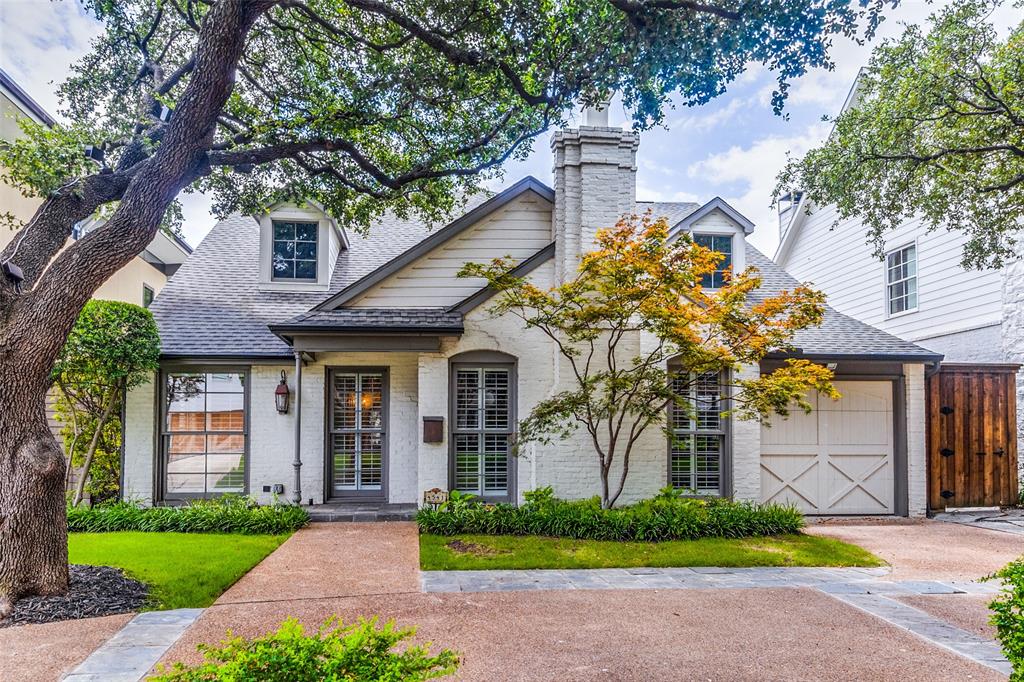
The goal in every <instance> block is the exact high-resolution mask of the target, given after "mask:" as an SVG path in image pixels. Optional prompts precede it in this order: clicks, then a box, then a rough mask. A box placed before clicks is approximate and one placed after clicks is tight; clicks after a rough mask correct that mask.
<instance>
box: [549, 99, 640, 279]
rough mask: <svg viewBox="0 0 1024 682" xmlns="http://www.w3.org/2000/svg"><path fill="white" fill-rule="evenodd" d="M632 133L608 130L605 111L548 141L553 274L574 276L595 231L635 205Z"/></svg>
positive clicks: (591, 112)
mask: <svg viewBox="0 0 1024 682" xmlns="http://www.w3.org/2000/svg"><path fill="white" fill-rule="evenodd" d="M639 144H640V140H639V137H638V136H637V135H636V133H633V132H630V131H625V130H622V129H621V128H612V127H609V126H608V111H607V106H605V107H591V108H589V109H587V110H586V111H585V112H584V117H583V125H582V126H580V127H579V128H578V129H570V130H560V131H558V132H556V133H555V134H554V136H553V137H552V138H551V150H552V152H553V153H554V157H555V167H554V175H555V210H554V217H553V221H554V225H553V229H552V231H553V233H554V236H555V273H556V276H557V277H558V281H564V280H565V278H566V277H570V278H571V277H572V275H573V273H575V272H576V268H577V267H578V266H579V262H580V255H581V254H583V253H585V252H586V251H588V250H590V248H591V247H592V245H593V243H594V236H595V234H596V233H597V231H598V230H599V229H601V228H604V227H612V226H613V225H615V223H617V222H618V221H619V218H621V217H622V216H623V215H626V214H629V213H632V212H633V211H634V207H635V204H636V150H637V147H638V146H639Z"/></svg>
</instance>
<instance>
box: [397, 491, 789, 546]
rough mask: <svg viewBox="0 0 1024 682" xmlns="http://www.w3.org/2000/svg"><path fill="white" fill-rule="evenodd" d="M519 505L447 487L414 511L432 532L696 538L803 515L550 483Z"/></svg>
mask: <svg viewBox="0 0 1024 682" xmlns="http://www.w3.org/2000/svg"><path fill="white" fill-rule="evenodd" d="M525 497H526V498H527V501H526V503H525V504H524V505H522V506H520V507H516V506H513V505H508V504H498V505H488V504H482V503H480V502H479V501H478V500H476V499H475V498H473V497H472V496H468V495H462V494H458V493H452V499H451V500H449V502H448V503H447V504H445V505H443V506H442V507H441V508H439V509H436V510H434V509H422V510H420V512H419V513H418V514H417V515H416V521H417V523H419V527H420V532H422V533H429V534H433V535H459V534H463V533H467V534H483V535H544V536H549V537H564V538H575V539H580V540H583V539H585V540H626V541H636V542H655V541H659V540H695V539H697V538H712V537H721V538H742V537H755V536H766V535H782V534H787V533H796V532H798V531H799V530H800V529H801V528H803V525H804V518H803V515H802V514H801V513H800V512H799V511H797V510H796V509H795V508H793V507H788V506H780V505H777V504H754V503H751V502H733V501H732V500H724V499H718V498H707V499H704V498H687V497H683V496H681V495H680V494H679V493H678V492H676V491H673V490H671V489H666V490H663V491H662V492H661V493H660V494H659V495H658V496H657V497H655V498H653V499H651V500H645V501H643V502H640V503H638V504H635V505H632V506H628V507H619V508H615V509H602V508H601V504H600V500H599V499H598V498H596V497H595V498H592V499H589V500H577V501H571V502H570V501H565V500H559V499H557V498H555V497H554V496H553V495H552V492H551V488H542V489H541V490H536V491H532V492H528V493H526V495H525Z"/></svg>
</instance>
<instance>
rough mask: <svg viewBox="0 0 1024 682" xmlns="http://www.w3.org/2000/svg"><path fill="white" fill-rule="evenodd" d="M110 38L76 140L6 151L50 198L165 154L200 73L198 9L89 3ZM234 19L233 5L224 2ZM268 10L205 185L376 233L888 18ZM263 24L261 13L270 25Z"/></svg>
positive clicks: (176, 0) (687, 10)
mask: <svg viewBox="0 0 1024 682" xmlns="http://www.w3.org/2000/svg"><path fill="white" fill-rule="evenodd" d="M85 4H86V5H87V6H88V7H89V8H90V9H91V10H92V11H93V12H94V13H95V15H96V16H97V17H98V18H99V19H100V20H102V21H103V22H104V23H105V25H106V30H105V33H104V34H103V35H102V36H101V37H100V38H99V39H98V40H97V41H96V42H95V44H94V46H93V49H92V50H91V52H90V53H89V54H88V55H87V56H86V57H85V58H83V59H82V60H81V61H80V62H79V63H77V64H75V65H74V66H73V67H72V70H71V74H70V75H69V78H68V80H67V81H66V82H65V83H64V84H63V85H62V86H61V88H60V95H61V97H62V99H63V101H64V102H65V103H66V105H65V108H64V110H63V113H65V114H66V115H67V117H68V118H69V119H70V120H71V121H73V124H72V125H70V126H68V127H58V128H57V129H55V130H53V131H48V132H46V133H43V132H35V133H33V134H30V135H29V136H28V137H27V138H26V139H25V140H24V141H23V142H19V143H16V144H15V145H14V147H13V148H12V149H11V150H10V151H9V152H6V153H4V155H3V161H4V163H5V165H7V166H8V167H9V168H10V171H9V176H10V178H11V179H12V180H14V181H15V182H17V183H19V184H21V185H22V186H23V187H25V188H26V189H28V190H29V191H34V192H37V193H39V194H41V195H45V194H47V193H49V192H52V191H54V190H55V189H56V188H58V187H61V186H63V185H64V184H66V183H67V182H68V180H69V179H72V178H76V177H81V176H84V175H88V174H90V172H91V171H93V170H95V169H94V168H93V167H91V165H90V162H89V161H87V160H86V159H85V158H83V156H82V154H81V149H82V147H83V146H84V145H85V144H96V145H101V146H102V147H103V149H104V150H105V152H106V163H107V164H108V165H109V166H110V167H112V168H114V169H116V170H117V171H118V172H125V171H127V169H128V168H131V167H132V166H134V165H135V164H136V163H138V162H140V161H141V160H142V159H144V158H145V157H147V156H148V155H149V154H150V153H151V151H152V149H153V148H155V147H157V146H159V145H160V144H161V142H163V140H164V134H163V132H162V131H164V129H165V128H166V127H167V124H166V123H165V122H163V121H161V120H160V119H159V118H158V117H157V114H158V112H159V111H161V107H162V106H166V107H168V109H169V111H170V112H171V116H172V117H173V116H174V115H175V114H176V113H177V112H178V110H179V109H180V107H181V106H182V104H183V98H185V96H186V92H187V91H188V89H189V87H190V84H192V83H193V81H194V80H195V79H196V78H197V77H198V76H199V75H201V74H199V73H198V72H197V67H198V65H199V62H198V61H197V60H198V48H199V47H200V45H201V41H202V38H201V31H202V29H203V26H204V23H205V22H206V21H207V20H208V19H210V18H212V20H214V21H216V20H217V17H216V15H217V14H218V12H217V11H215V9H214V8H215V6H216V5H215V4H214V3H208V2H201V1H198V0H161V1H158V2H152V1H151V0H118V1H117V2H114V1H111V0H88V1H87V2H86V3H85ZM221 4H223V3H221ZM235 4H237V5H239V6H249V8H250V9H253V10H258V13H256V16H255V17H254V18H253V27H252V28H251V30H249V31H248V34H247V36H246V38H245V46H244V49H243V50H242V52H241V54H240V56H239V59H238V65H237V68H236V69H234V82H233V83H232V86H231V89H230V95H229V96H228V97H227V99H226V101H225V102H224V104H223V106H222V107H220V110H219V111H218V112H217V113H216V120H215V123H214V125H213V128H212V130H209V131H207V130H194V131H192V133H193V134H194V135H197V136H201V135H202V136H205V135H209V139H208V141H206V143H205V144H204V145H203V146H204V147H205V148H206V152H207V153H206V154H205V158H204V161H205V163H206V164H208V167H205V168H202V169H200V174H201V176H200V177H198V178H197V179H196V184H195V187H197V188H200V189H204V190H208V191H211V192H213V194H214V195H215V196H216V207H217V210H218V211H220V212H222V213H223V212H229V211H232V210H243V211H248V212H253V211H256V210H259V209H260V208H262V207H263V206H265V205H266V204H267V203H268V202H273V201H276V200H280V199H294V198H306V199H314V200H316V201H318V202H320V203H322V204H324V205H325V206H326V207H327V208H328V210H329V211H331V212H332V214H334V215H336V216H338V217H340V218H342V219H344V220H345V221H346V222H348V221H352V222H353V223H354V224H359V225H364V224H366V222H367V221H368V220H369V219H370V218H371V217H372V216H373V215H375V214H376V213H379V212H380V211H381V210H383V209H384V208H385V207H391V208H396V209H398V210H399V211H404V210H409V209H415V210H419V211H420V212H422V213H424V214H425V215H426V216H428V217H436V216H438V215H440V214H442V213H444V212H446V211H447V210H448V209H450V208H451V203H452V202H453V201H454V200H455V198H456V197H461V196H464V195H465V193H466V192H468V191H472V190H473V189H475V188H476V186H477V184H478V183H479V181H480V178H481V176H482V174H486V173H495V172H498V170H499V165H500V164H501V162H502V161H504V160H505V159H508V158H510V157H521V156H523V155H525V154H526V153H527V152H528V149H529V142H530V140H531V139H532V138H534V137H535V136H536V135H538V134H539V133H540V132H542V131H544V130H546V129H547V128H549V127H550V126H552V125H556V124H559V123H561V122H562V121H563V120H564V116H565V114H566V112H567V111H568V109H569V108H570V107H571V106H572V105H573V104H574V103H576V102H577V101H582V102H595V101H598V100H601V99H603V98H605V97H606V96H608V94H609V93H612V92H619V93H621V95H622V98H623V103H624V104H625V106H626V107H627V108H628V109H629V110H630V111H631V112H632V116H633V122H634V124H635V125H636V126H637V127H641V128H642V127H647V126H650V125H652V124H655V123H657V122H659V121H661V119H662V116H663V113H664V109H665V107H666V105H667V104H668V102H669V98H670V97H671V96H672V94H673V93H676V92H678V93H679V94H680V101H681V102H682V103H683V104H685V105H695V104H701V103H704V102H707V101H708V100H710V99H711V98H713V97H714V96H716V95H718V94H720V93H721V92H723V91H724V90H725V88H726V86H727V84H728V83H729V81H731V80H732V79H733V78H735V77H736V76H737V75H738V74H739V73H740V72H741V71H743V70H744V69H745V68H747V66H748V65H749V64H750V63H751V62H758V63H762V64H765V65H767V66H768V67H770V68H771V69H773V70H774V71H776V72H777V74H778V78H779V84H780V87H779V92H778V93H777V96H776V100H775V104H776V106H778V107H781V106H782V100H783V95H784V93H785V88H786V84H787V83H788V81H789V80H790V79H792V78H794V77H796V76H798V75H800V74H802V73H803V72H804V71H805V70H806V69H807V68H810V67H820V66H829V65H830V61H829V58H828V55H827V49H828V47H829V44H830V41H831V37H832V36H833V35H836V34H844V35H853V34H855V33H856V31H857V30H858V28H862V27H865V26H866V27H867V28H868V30H870V29H871V28H872V27H873V26H874V23H875V22H876V21H877V19H878V12H879V10H880V9H881V7H882V6H883V5H884V4H885V3H883V2H882V1H881V0H871V1H870V2H868V0H864V1H863V2H861V3H859V6H858V4H855V3H847V2H838V3H837V2H824V1H822V0H796V1H794V0H771V1H769V2H761V3H743V2H736V1H733V0H726V1H722V2H714V3H702V2H694V1H690V0H672V1H668V2H648V1H645V0H573V1H569V2H554V1H544V2H519V1H518V0H473V1H472V2H462V1H459V2H440V3H439V2H434V1H428V0H408V1H406V2H402V3H395V2H385V1H383V0H308V1H305V2H302V1H298V0H285V1H279V2H271V1H265V2H247V3H244V2H238V3H235ZM254 13H255V12H254Z"/></svg>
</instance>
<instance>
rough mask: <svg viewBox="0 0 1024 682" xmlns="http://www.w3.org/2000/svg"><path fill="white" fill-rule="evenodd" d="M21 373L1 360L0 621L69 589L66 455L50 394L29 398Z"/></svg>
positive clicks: (7, 359) (5, 359)
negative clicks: (23, 601) (28, 601)
mask: <svg viewBox="0 0 1024 682" xmlns="http://www.w3.org/2000/svg"><path fill="white" fill-rule="evenodd" d="M17 374H18V368H17V367H12V366H11V363H10V362H9V358H3V359H0V415H3V416H2V418H0V618H3V617H6V616H7V615H8V614H9V612H10V610H11V607H12V605H13V602H14V601H15V600H17V599H18V598H19V597H22V596H25V595H30V594H39V595H50V594H61V593H63V592H65V591H66V590H67V587H68V547H67V517H66V514H65V502H64V468H65V462H64V453H63V452H61V449H60V447H59V446H58V445H57V441H56V440H55V439H54V437H53V434H52V433H51V432H50V428H49V424H48V423H47V421H46V409H45V392H42V393H37V394H35V395H26V393H25V392H24V388H25V387H24V386H22V385H19V384H21V383H22V382H20V381H18V376H17Z"/></svg>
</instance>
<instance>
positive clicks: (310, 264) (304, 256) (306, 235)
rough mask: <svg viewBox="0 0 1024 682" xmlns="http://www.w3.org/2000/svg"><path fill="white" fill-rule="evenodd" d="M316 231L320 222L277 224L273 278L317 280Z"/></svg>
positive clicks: (277, 221) (282, 221)
mask: <svg viewBox="0 0 1024 682" xmlns="http://www.w3.org/2000/svg"><path fill="white" fill-rule="evenodd" d="M317 231H318V230H317V223H304V222H294V221H285V220H275V221H274V260H273V278H274V279H276V280H306V281H310V280H315V279H316V250H317Z"/></svg>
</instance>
